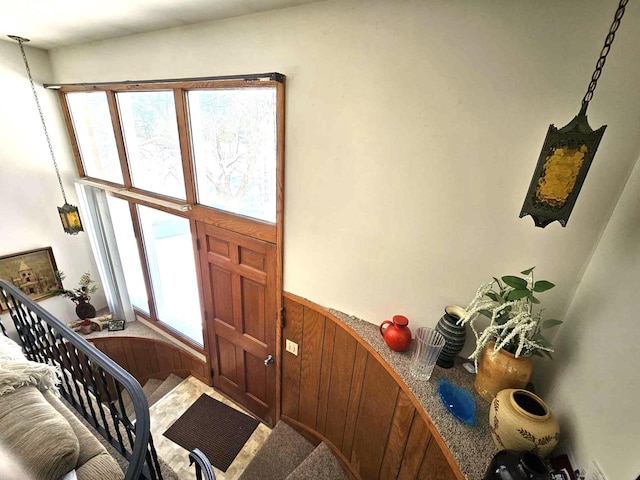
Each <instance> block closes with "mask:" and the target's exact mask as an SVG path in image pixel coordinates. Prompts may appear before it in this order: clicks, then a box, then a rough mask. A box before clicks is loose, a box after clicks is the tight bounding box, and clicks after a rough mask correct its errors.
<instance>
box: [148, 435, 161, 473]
mask: <svg viewBox="0 0 640 480" xmlns="http://www.w3.org/2000/svg"><path fill="white" fill-rule="evenodd" d="M148 450H149V451H150V452H151V458H152V460H153V465H149V470H152V471H154V474H157V475H156V476H157V477H158V478H159V479H162V471H161V469H160V462H159V461H158V453H157V452H156V448H155V447H154V445H153V435H151V433H149V448H148Z"/></svg>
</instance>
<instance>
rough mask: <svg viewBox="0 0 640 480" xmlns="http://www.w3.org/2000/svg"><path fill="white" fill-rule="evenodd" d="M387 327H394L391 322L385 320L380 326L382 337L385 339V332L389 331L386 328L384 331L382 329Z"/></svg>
mask: <svg viewBox="0 0 640 480" xmlns="http://www.w3.org/2000/svg"><path fill="white" fill-rule="evenodd" d="M385 325H393V322H392V321H390V320H385V321H384V322H382V323H381V324H380V335H382V336H383V337H384V332H386V331H387V329H386V328H385V329H384V330H383V329H382V327H384V326H385Z"/></svg>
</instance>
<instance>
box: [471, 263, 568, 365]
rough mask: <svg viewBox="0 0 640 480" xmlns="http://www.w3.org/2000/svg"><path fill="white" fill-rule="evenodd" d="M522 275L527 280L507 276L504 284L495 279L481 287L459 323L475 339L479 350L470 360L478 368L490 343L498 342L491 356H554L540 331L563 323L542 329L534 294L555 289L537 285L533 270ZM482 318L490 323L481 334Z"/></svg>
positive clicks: (556, 322) (546, 285) (552, 322)
mask: <svg viewBox="0 0 640 480" xmlns="http://www.w3.org/2000/svg"><path fill="white" fill-rule="evenodd" d="M522 274H523V275H525V278H520V277H514V276H506V277H502V282H500V280H498V279H497V278H494V280H493V281H492V282H489V283H485V284H482V285H481V286H480V288H478V290H477V291H476V294H475V296H474V297H473V299H472V300H471V302H470V303H469V305H468V306H467V308H466V315H465V316H464V317H463V318H461V319H460V320H459V321H458V324H460V325H466V324H469V326H470V328H471V330H472V331H473V334H474V335H475V337H476V348H475V350H474V351H473V353H472V354H471V355H470V356H469V358H470V359H473V360H474V361H475V363H476V367H477V363H478V358H479V357H480V353H481V352H482V351H483V350H484V348H485V347H486V346H487V345H488V344H489V343H491V342H495V345H494V347H493V351H492V355H496V354H497V353H498V352H499V351H500V350H501V349H505V350H507V351H509V352H511V353H513V354H514V355H515V357H516V358H518V357H521V356H531V355H541V353H543V352H544V353H547V354H548V355H549V352H553V349H552V348H551V344H550V343H549V341H548V340H547V339H546V338H545V337H544V336H542V334H541V333H540V331H541V330H542V329H543V328H550V327H552V326H556V325H559V324H560V323H562V322H560V321H559V320H547V322H543V323H548V326H547V327H545V326H542V325H541V323H540V320H541V312H537V313H533V303H540V302H539V300H538V299H537V298H536V297H535V296H534V292H544V291H546V290H549V289H550V288H553V287H554V285H553V284H552V283H551V282H547V281H546V280H542V281H539V282H534V279H533V268H530V269H528V270H525V271H524V272H522ZM503 283H504V284H503ZM479 315H484V316H486V317H487V318H489V319H490V323H489V326H487V327H486V328H485V329H484V330H483V331H482V333H478V330H477V328H476V319H477V318H478V316H479ZM549 356H550V355H549Z"/></svg>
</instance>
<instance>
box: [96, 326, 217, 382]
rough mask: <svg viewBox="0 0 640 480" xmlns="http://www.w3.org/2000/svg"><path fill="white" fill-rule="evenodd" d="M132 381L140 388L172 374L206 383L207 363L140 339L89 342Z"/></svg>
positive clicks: (152, 340)
mask: <svg viewBox="0 0 640 480" xmlns="http://www.w3.org/2000/svg"><path fill="white" fill-rule="evenodd" d="M89 341H90V342H91V343H93V344H94V345H95V346H96V348H97V349H98V350H100V351H101V352H103V353H105V354H106V355H108V356H109V357H110V358H112V359H113V360H114V361H115V362H116V363H117V364H118V365H120V366H121V367H122V368H124V369H125V370H126V371H127V372H129V373H130V374H131V375H133V376H134V377H135V379H136V380H138V382H139V383H140V385H144V384H145V383H146V382H147V380H149V379H150V378H157V379H160V380H163V379H165V378H167V377H168V376H169V375H171V374H172V373H175V374H176V375H178V376H180V377H183V378H186V377H188V376H189V375H193V376H194V377H196V378H197V379H198V380H200V381H202V382H204V383H207V384H208V383H209V382H210V380H209V378H208V376H207V375H206V371H207V366H206V363H205V362H203V361H202V360H200V359H199V358H197V357H195V356H194V355H191V354H190V353H189V352H186V351H185V350H183V349H181V348H179V347H177V346H175V345H173V344H171V343H168V342H164V341H161V340H155V339H152V338H141V337H120V336H118V337H97V338H92V339H90V340H89Z"/></svg>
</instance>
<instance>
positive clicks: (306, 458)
mask: <svg viewBox="0 0 640 480" xmlns="http://www.w3.org/2000/svg"><path fill="white" fill-rule="evenodd" d="M238 480H347V477H346V475H345V474H344V472H343V471H342V467H341V466H340V464H339V462H338V460H337V459H336V457H335V456H334V455H333V453H332V452H331V450H330V449H329V447H327V445H326V444H324V443H321V444H320V445H318V446H317V447H315V448H314V446H313V445H312V444H311V443H309V442H308V441H307V440H306V439H305V438H303V437H302V436H301V435H300V434H299V433H298V432H296V431H295V430H294V429H293V428H291V427H290V426H289V425H287V424H286V423H284V422H279V423H278V424H277V425H276V426H275V428H274V429H273V431H272V432H271V435H269V438H267V440H266V441H265V442H264V444H263V445H262V448H261V449H260V450H259V451H258V453H256V455H255V457H254V458H253V460H252V461H251V463H250V464H249V465H248V466H247V468H246V469H245V470H244V472H243V473H242V475H240V477H239V479H238Z"/></svg>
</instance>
